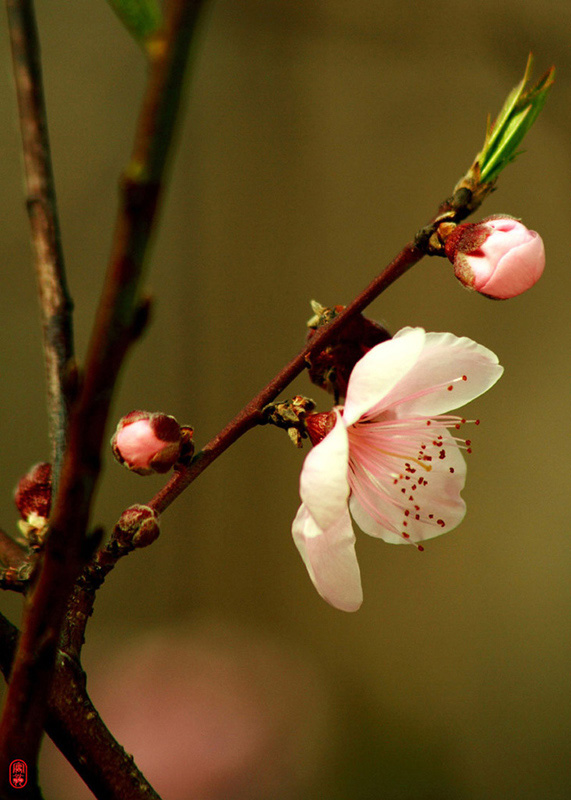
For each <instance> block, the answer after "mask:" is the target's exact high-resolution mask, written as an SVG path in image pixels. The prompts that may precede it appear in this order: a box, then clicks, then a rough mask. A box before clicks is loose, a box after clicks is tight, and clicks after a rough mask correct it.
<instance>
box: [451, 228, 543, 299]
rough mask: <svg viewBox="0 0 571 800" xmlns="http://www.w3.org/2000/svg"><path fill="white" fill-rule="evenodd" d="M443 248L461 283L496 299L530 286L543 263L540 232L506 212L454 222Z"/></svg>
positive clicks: (539, 272)
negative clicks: (455, 226)
mask: <svg viewBox="0 0 571 800" xmlns="http://www.w3.org/2000/svg"><path fill="white" fill-rule="evenodd" d="M445 249H446V255H447V256H448V258H449V259H450V261H452V263H453V264H454V273H455V275H456V277H457V278H458V280H459V281H461V282H462V283H463V284H464V286H467V287H468V288H470V289H475V290H476V291H477V292H480V293H481V294H484V295H486V296H487V297H492V298H495V299H497V300H505V299H507V298H508V297H515V296H516V295H518V294H521V293H522V292H525V291H526V290H527V289H530V288H531V287H532V286H533V285H534V283H536V282H537V281H538V280H539V278H540V277H541V274H542V273H543V269H544V267H545V249H544V247H543V240H542V238H541V236H540V235H539V234H538V233H536V232H535V231H530V230H528V229H527V228H526V227H525V225H522V224H521V222H519V221H518V220H517V219H514V218H513V217H508V216H493V217H488V218H487V219H485V220H483V221H482V222H475V223H466V224H464V225H458V227H457V228H455V230H454V231H453V232H452V233H451V234H450V236H448V238H447V239H446V243H445Z"/></svg>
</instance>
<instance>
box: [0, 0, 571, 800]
mask: <svg viewBox="0 0 571 800" xmlns="http://www.w3.org/2000/svg"><path fill="white" fill-rule="evenodd" d="M37 6H38V8H37V13H38V18H39V25H40V33H41V41H42V47H43V57H44V70H45V74H44V80H45V87H46V94H47V103H48V114H49V122H50V133H51V142H52V149H53V159H54V168H55V174H56V183H57V190H58V198H59V207H60V212H61V222H62V229H63V241H64V248H65V253H66V262H67V270H68V277H69V283H70V287H71V291H72V293H73V296H74V299H75V303H76V311H75V332H76V341H77V353H78V356H79V358H80V359H81V358H83V355H84V353H85V348H86V344H87V341H88V337H89V330H90V326H91V323H92V319H93V313H94V309H95V306H96V302H97V298H98V293H99V290H100V287H101V282H102V276H103V272H104V268H105V264H106V260H107V256H108V251H109V242H110V236H111V230H112V226H113V221H114V216H115V212H116V197H117V193H116V185H117V179H118V176H119V174H120V171H121V169H122V168H123V166H124V165H125V164H126V160H127V157H128V154H129V151H130V145H131V139H132V133H133V130H134V124H135V119H136V115H137V107H138V102H139V100H140V97H141V94H142V87H143V84H144V65H143V59H142V57H141V54H140V53H139V51H138V49H137V47H136V45H135V44H133V43H132V42H131V41H130V39H129V38H128V36H127V35H126V34H125V33H124V31H123V29H122V28H121V26H120V25H119V23H118V22H117V21H116V19H115V17H114V16H113V14H112V12H111V11H110V9H109V7H108V6H107V5H106V3H105V2H103V0H100V2H98V3H94V2H87V1H86V0H81V1H80V2H75V3H61V2H56V0H43V2H41V3H37ZM2 27H3V35H2V37H1V38H0V49H1V59H2V73H1V75H2V79H1V81H0V103H1V106H0V107H1V109H2V120H3V124H2V125H1V126H0V136H1V141H0V147H1V152H2V158H1V159H0V192H1V197H0V203H1V205H0V214H1V217H0V218H1V220H2V223H1V235H0V264H1V270H2V291H1V292H0V318H1V319H2V330H3V335H2V336H1V337H0V375H1V380H2V391H1V392H0V436H1V441H2V452H3V454H4V458H3V460H2V470H1V475H0V489H1V492H2V497H3V503H2V509H3V510H2V516H1V520H0V522H1V524H2V527H4V528H5V529H7V530H8V529H9V530H13V528H14V525H15V522H16V516H17V515H16V511H15V508H14V506H13V503H12V499H11V497H12V490H13V487H14V485H15V483H16V481H17V479H18V478H19V477H20V475H22V474H23V473H24V472H26V471H27V470H28V469H29V467H30V466H31V465H32V464H33V463H35V462H37V461H42V460H46V459H47V458H48V456H49V449H48V442H47V435H46V417H45V410H44V393H45V389H44V376H43V365H42V354H41V348H40V328H39V315H38V311H37V301H36V293H35V286H34V278H33V271H32V267H31V258H30V247H29V235H28V224H27V219H26V214H25V208H24V194H23V188H22V187H23V181H22V173H21V158H20V141H19V131H18V123H17V116H16V100H15V94H14V90H13V85H12V79H11V66H10V56H9V49H8V37H7V32H6V30H5V29H6V24H5V21H3V25H2ZM570 37H571V6H569V4H568V3H565V2H562V1H561V0H505V2H503V3H501V4H499V3H497V2H492V0H474V1H473V2H471V3H468V2H458V1H457V0H438V2H436V1H435V0H424V2H422V3H417V2H409V0H402V2H399V3H394V2H388V0H359V2H354V3H353V2H341V0H327V1H326V0H305V1H304V2H299V3H298V2H291V0H240V2H232V0H213V2H211V3H210V6H209V8H208V11H207V14H206V16H205V19H204V24H203V27H202V35H201V38H200V41H199V46H198V47H197V48H196V60H195V70H194V76H193V79H192V82H191V83H190V84H189V87H188V101H187V104H186V113H185V116H184V124H183V125H182V126H181V129H180V136H179V145H178V152H177V155H176V158H175V159H174V162H173V171H172V185H171V187H170V190H169V192H168V196H167V198H166V203H165V207H164V213H163V217H162V225H161V229H160V232H159V234H158V237H157V239H156V244H155V247H154V254H153V258H152V264H151V268H150V270H149V273H148V276H147V280H146V286H147V288H148V289H149V290H150V291H151V292H152V293H153V295H154V296H155V299H156V304H155V311H154V319H153V323H152V325H151V327H150V329H149V331H148V333H147V334H146V336H145V337H144V339H143V340H142V341H141V342H140V344H139V345H138V346H137V347H136V348H135V349H134V351H133V353H132V355H131V357H130V359H129V361H128V364H127V366H126V369H125V371H124V373H123V378H122V382H121V385H120V387H119V391H118V393H117V396H116V401H115V404H114V411H113V420H112V421H111V423H110V430H109V435H111V432H112V429H113V428H114V426H115V423H116V420H117V419H118V418H119V417H120V416H122V415H123V414H125V413H127V412H128V411H131V410H132V409H134V408H144V409H148V410H151V411H154V410H160V411H164V412H166V413H169V414H174V415H175V416H176V417H177V418H178V420H179V422H180V423H181V424H190V425H192V426H194V428H195V432H196V433H195V436H196V441H197V444H198V445H199V446H200V445H203V444H204V443H206V442H207V441H208V440H209V439H210V438H211V437H212V436H213V435H214V434H216V433H217V432H218V430H219V429H220V428H221V427H223V426H224V425H225V424H226V423H227V422H228V420H229V419H230V418H231V417H232V416H233V415H234V414H235V413H236V412H237V411H238V410H239V409H240V408H241V407H242V405H243V404H244V403H245V402H247V401H248V400H249V399H250V398H251V397H252V395H253V394H254V393H256V392H257V391H258V390H259V389H260V388H261V387H262V386H263V385H264V384H265V383H267V381H268V380H269V379H270V378H271V377H273V375H274V374H275V373H276V372H277V371H278V370H279V369H280V368H281V367H282V366H283V364H284V363H285V362H286V361H288V360H289V359H290V357H291V356H292V355H293V354H294V353H296V352H297V351H298V350H299V348H300V347H301V345H302V344H303V342H304V337H305V323H306V320H307V319H308V318H309V317H310V316H311V309H310V306H309V301H310V299H311V298H315V299H317V300H319V301H320V302H321V303H323V304H324V305H334V304H337V303H341V304H344V303H347V302H349V301H350V300H351V299H352V298H353V297H354V296H355V295H356V294H357V293H358V292H359V291H360V290H361V289H362V288H363V287H364V286H365V285H366V284H367V283H368V282H369V280H370V279H371V278H372V277H373V276H374V275H375V274H376V273H377V272H379V271H380V270H381V269H382V267H383V266H384V265H385V264H386V263H387V262H388V261H390V260H391V259H392V257H393V256H394V255H395V254H396V253H397V252H398V251H399V250H400V249H401V247H402V246H403V245H404V244H405V243H406V242H407V241H408V240H409V239H410V238H411V237H412V236H413V235H414V233H415V232H416V230H417V229H418V228H420V227H421V226H422V225H423V224H425V223H426V222H427V221H428V220H429V219H430V217H431V216H432V214H433V213H434V211H435V210H436V208H437V207H438V205H439V203H440V201H441V200H443V199H444V198H445V197H446V196H447V195H448V194H449V193H450V192H451V190H452V188H453V186H454V184H455V183H456V181H457V180H458V179H459V177H460V176H461V175H462V174H463V173H464V172H465V171H466V169H467V168H468V166H469V165H470V163H471V161H472V159H473V157H474V155H475V154H476V152H477V151H478V150H479V149H480V146H481V144H482V141H483V135H484V130H485V121H486V115H487V114H488V113H490V114H491V115H492V116H494V115H495V114H496V113H497V111H498V110H499V108H500V106H501V103H502V101H503V99H504V97H505V96H506V94H507V92H508V91H509V89H511V87H512V86H514V85H515V84H516V83H517V82H518V81H519V80H520V78H521V76H522V74H523V70H524V67H525V62H526V58H527V55H528V53H529V52H530V51H533V53H534V55H535V58H536V74H537V75H538V74H540V73H541V72H542V71H543V70H545V69H546V68H548V67H549V66H550V65H551V64H552V63H553V64H555V65H556V67H557V81H556V85H555V87H554V88H553V90H552V93H551V96H550V97H549V99H548V101H547V104H546V107H545V109H544V111H543V113H542V115H541V116H540V118H539V120H538V122H537V123H536V125H535V126H534V128H533V129H532V131H531V133H530V134H529V135H528V137H527V139H526V142H525V149H526V153H525V154H524V155H522V156H521V157H520V158H519V159H518V160H517V161H516V163H515V164H513V165H512V166H511V167H510V168H508V170H507V171H506V172H505V173H504V174H503V176H502V177H501V179H500V183H499V188H498V191H497V192H496V193H495V194H494V195H493V196H492V197H490V198H489V199H488V200H487V201H486V203H485V206H484V208H483V209H482V213H481V214H480V217H481V216H487V215H489V214H492V213H498V212H506V213H509V214H512V215H514V216H517V217H521V218H522V220H523V221H524V222H525V224H527V226H528V227H530V228H532V229H535V230H537V231H539V232H540V233H541V234H542V236H543V238H544V241H545V246H546V251H547V268H546V271H545V275H544V277H543V278H542V280H541V281H540V282H539V284H538V285H537V286H536V287H535V288H533V289H532V290H531V291H530V292H528V293H527V294H525V295H523V296H521V297H519V298H516V299H513V300H511V301H507V302H492V301H490V300H487V299H485V298H483V297H480V296H477V295H475V294H472V293H469V292H467V291H465V290H463V289H462V287H461V286H460V284H459V283H458V282H457V281H456V280H455V279H454V277H453V273H452V268H451V266H450V265H447V262H445V261H443V260H441V259H432V260H428V259H427V260H425V261H423V262H421V264H420V265H418V266H417V267H415V268H414V269H413V270H412V271H411V272H409V273H408V274H407V275H406V276H404V277H403V278H402V279H401V280H399V281H398V282H397V284H395V285H394V286H393V287H392V288H391V289H389V290H388V291H387V292H386V293H385V294H384V295H383V296H382V297H380V298H379V299H378V300H377V301H376V302H375V303H374V304H373V305H372V306H371V307H370V309H369V312H368V313H369V316H371V317H373V318H375V319H377V320H379V321H382V322H384V324H386V326H387V327H388V328H389V329H390V330H392V331H393V332H394V331H396V330H398V329H399V328H401V327H403V326H404V325H421V326H423V327H425V328H426V329H427V330H437V331H438V330H449V331H452V332H453V333H455V334H457V335H467V336H470V337H472V338H474V339H476V340H477V341H478V342H481V343H482V344H484V345H486V346H487V347H489V348H491V349H492V350H494V351H495V352H496V353H497V354H498V356H499V358H500V361H501V363H502V364H504V366H505V375H504V377H503V378H502V380H501V381H500V383H499V384H498V385H497V386H496V387H495V388H494V390H493V391H492V392H490V393H489V394H488V395H486V396H484V397H482V398H480V399H478V400H477V401H475V402H474V403H473V404H472V406H471V410H470V412H468V413H470V414H472V415H473V416H477V417H479V418H480V419H481V420H482V424H481V425H480V427H479V428H478V429H477V430H476V429H475V430H474V431H473V434H474V435H473V436H472V438H473V440H474V452H473V454H472V455H471V456H470V461H469V470H468V482H467V486H466V489H465V491H464V497H465V499H466V501H467V504H468V514H467V516H466V519H465V521H464V522H463V523H462V525H461V526H460V527H459V528H458V529H457V530H456V531H455V532H453V533H451V534H450V535H448V536H444V537H441V538H438V539H435V540H433V541H431V542H430V543H429V546H427V548H426V552H424V553H422V554H419V553H418V552H417V551H416V550H415V549H414V548H412V547H410V548H407V547H392V546H390V545H386V544H384V543H383V542H381V541H377V540H373V539H370V538H368V537H367V536H366V535H364V534H361V535H360V536H359V535H358V542H357V548H358V555H359V559H360V564H361V570H362V574H363V585H364V592H365V602H364V604H363V607H362V609H361V610H360V611H359V612H358V613H356V614H344V613H342V612H340V611H336V610H334V609H332V608H330V607H329V606H328V605H327V604H326V603H325V602H324V601H323V600H321V599H320V597H319V596H318V595H317V593H316V592H315V590H314V589H313V587H312V585H311V583H310V580H309V578H308V576H307V574H306V571H305V568H304V566H303V564H302V562H301V560H300V558H299V555H298V553H297V550H296V549H295V546H294V545H293V542H292V540H291V535H290V525H291V521H292V519H293V517H294V515H295V512H296V510H297V507H298V503H299V499H298V476H299V470H300V468H301V464H302V461H303V458H304V455H305V452H307V449H306V450H305V452H304V451H297V450H296V449H295V448H294V447H292V445H291V444H290V442H289V440H288V438H287V436H286V435H285V434H283V433H282V432H280V431H277V430H276V429H265V428H261V429H259V430H255V431H252V432H250V433H249V434H247V435H246V436H245V437H244V438H243V439H242V440H240V441H239V442H238V443H237V444H236V445H235V446H234V447H232V449H231V450H230V451H229V452H228V453H226V454H225V455H224V456H223V457H222V458H221V459H220V460H219V461H217V462H216V463H214V464H213V465H212V466H211V467H210V468H209V469H208V470H207V471H206V472H205V473H204V475H202V476H201V477H200V479H199V480H198V481H197V482H196V483H195V484H194V485H193V486H192V487H191V488H190V489H189V490H188V491H187V492H186V493H185V494H184V495H183V496H182V497H181V498H180V499H179V500H178V501H177V502H176V503H175V504H174V505H173V506H172V508H171V509H169V510H168V511H167V512H166V513H165V515H164V518H163V522H162V534H161V537H160V539H159V540H158V541H157V542H156V543H155V544H153V545H152V546H151V547H150V548H148V549H146V550H143V551H141V552H135V553H133V554H132V555H131V556H130V557H129V558H127V559H124V560H123V562H121V563H120V564H119V565H118V567H117V568H116V569H115V570H114V571H113V572H112V573H111V575H110V576H109V577H108V579H107V581H106V583H105V585H104V586H103V588H102V590H101V591H100V593H99V596H98V599H97V602H96V606H95V613H94V616H93V618H92V620H91V622H90V624H89V626H88V630H87V644H86V646H85V650H84V663H85V667H86V669H87V671H88V676H89V677H88V690H89V691H90V694H91V696H92V699H93V700H94V702H95V704H96V705H97V706H98V707H99V708H100V710H101V713H102V715H103V717H104V719H105V720H106V721H107V722H108V724H109V726H110V728H111V729H112V730H113V731H114V733H115V734H116V736H117V738H118V739H119V740H120V741H121V742H122V743H123V744H124V746H125V747H126V749H127V750H128V751H129V752H132V753H133V754H134V756H135V759H136V760H137V761H138V762H139V763H140V765H141V767H142V768H143V770H144V771H145V773H146V774H147V776H148V777H149V779H150V780H151V782H153V783H154V785H155V787H156V789H157V791H159V793H163V796H164V798H165V800H169V798H170V799H171V800H179V798H180V799H181V800H184V798H188V800H191V798H192V800H196V798H199V799H200V800H234V799H235V798H240V799H243V800H258V798H260V800H261V798H278V799H279V798H283V799H284V800H317V798H327V799H328V800H349V798H350V799H351V800H355V798H357V799H358V800H360V799H361V798H362V799H363V800H365V799H369V798H382V800H488V799H489V798H491V799H493V800H514V799H515V798H517V800H564V798H569V797H571V759H570V756H571V683H570V680H569V675H570V673H571V637H570V635H569V632H570V627H571V591H570V583H571V581H570V578H571V540H570V524H569V520H570V514H569V508H570V504H569V485H568V483H569V482H568V480H567V477H568V473H567V471H566V470H568V468H569V467H568V462H569V451H568V446H569V395H570V380H569V378H570V369H569V352H570V345H571V331H570V325H569V296H570V290H571V279H570V276H569V266H568V265H569V254H568V251H569V245H568V242H567V237H568V235H569V230H570V220H571V192H570V188H571V185H570V176H571V169H570V168H571V164H570V152H571V150H570V142H571V71H570V70H571V49H570ZM296 393H302V394H307V395H309V396H312V397H313V398H314V399H315V400H316V401H317V402H318V405H319V408H320V409H321V410H326V409H328V408H329V406H330V399H329V397H328V396H327V395H325V394H324V393H321V392H320V391H319V390H318V389H316V388H315V387H313V386H311V384H310V383H309V381H308V380H307V379H306V378H305V376H302V377H301V378H299V379H298V380H297V381H296V382H295V383H294V384H293V385H292V386H291V387H290V389H289V392H288V393H287V396H292V395H293V394H296ZM468 435H469V434H468ZM162 480H163V479H161V478H156V479H155V478H140V477H138V476H136V475H133V474H130V473H128V472H127V471H126V470H124V469H123V468H121V467H120V466H119V465H118V464H116V463H115V462H114V461H113V459H112V457H111V456H110V453H107V455H106V462H105V472H104V475H103V478H102V481H101V484H100V489H99V493H98V497H97V503H96V507H95V509H94V514H93V523H94V524H95V523H97V524H103V525H105V526H106V528H107V530H109V529H110V527H111V526H112V525H113V523H114V522H115V520H116V519H117V518H118V516H119V514H120V513H121V511H122V509H123V508H125V507H126V506H128V505H130V504H132V503H135V502H145V501H146V500H148V499H150V497H151V496H152V495H153V494H154V493H155V491H156V490H157V489H158V488H159V487H160V486H161V485H162ZM0 610H1V611H2V613H4V614H5V615H6V616H8V617H9V618H10V619H11V620H12V621H14V622H15V623H19V620H20V612H21V604H20V600H19V598H18V597H17V596H14V595H11V594H8V593H4V595H3V596H2V597H0ZM2 691H3V687H2ZM52 750H53V748H52V747H51V743H50V742H46V744H45V745H44V752H43V767H42V785H43V788H44V791H45V794H46V797H50V798H62V799H63V798H71V797H73V798H81V797H88V796H90V794H89V792H85V791H84V790H82V789H81V788H80V787H78V786H76V784H75V783H73V776H72V775H71V774H70V772H69V771H66V765H65V763H63V764H62V763H61V760H58V756H57V754H56V755H54V754H53V752H52Z"/></svg>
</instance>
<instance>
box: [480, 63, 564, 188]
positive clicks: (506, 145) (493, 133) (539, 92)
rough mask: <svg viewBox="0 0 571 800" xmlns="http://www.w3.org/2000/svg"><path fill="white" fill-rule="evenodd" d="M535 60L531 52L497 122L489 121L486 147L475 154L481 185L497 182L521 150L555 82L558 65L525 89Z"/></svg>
mask: <svg viewBox="0 0 571 800" xmlns="http://www.w3.org/2000/svg"><path fill="white" fill-rule="evenodd" d="M532 63H533V58H532V56H531V54H530V55H529V58H528V60H527V65H526V68H525V73H524V76H523V78H522V80H521V81H520V82H519V83H518V85H517V86H515V87H514V88H513V89H512V91H511V92H510V93H509V95H508V96H507V98H506V101H505V103H504V105H503V107H502V110H501V111H500V113H499V114H498V116H497V117H496V120H495V121H494V124H493V125H492V126H490V124H489V121H488V125H487V130H486V139H485V141H484V146H483V148H482V150H481V151H480V153H478V155H477V156H476V163H477V165H478V167H479V182H480V183H481V184H487V183H492V182H493V181H495V180H496V178H497V177H498V175H499V174H500V172H501V171H502V170H503V169H504V167H506V166H507V165H508V164H509V163H510V162H511V161H513V160H514V158H516V156H518V155H519V154H520V153H521V152H522V151H521V150H518V148H519V146H520V144H521V142H522V141H523V138H524V136H525V135H526V133H527V132H528V130H529V129H530V128H531V126H532V125H533V123H534V122H535V120H536V119H537V116H538V114H539V112H540V111H541V109H542V108H543V106H544V104H545V101H546V99H547V93H548V91H549V89H550V88H551V86H552V85H553V82H554V74H555V67H551V68H550V69H548V70H547V72H545V73H544V74H543V75H542V76H541V78H540V79H539V80H538V81H537V82H536V83H535V84H534V85H533V86H529V87H527V88H526V84H527V82H528V81H529V78H530V76H531V68H532Z"/></svg>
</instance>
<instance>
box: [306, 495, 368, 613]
mask: <svg viewBox="0 0 571 800" xmlns="http://www.w3.org/2000/svg"><path fill="white" fill-rule="evenodd" d="M292 534H293V539H294V542H295V544H296V546H297V549H298V550H299V552H300V554H301V557H302V559H303V561H304V563H305V566H306V567H307V571H308V573H309V577H310V578H311V580H312V581H313V584H314V586H315V588H316V589H317V591H318V592H319V594H320V595H321V597H323V599H324V600H327V602H328V603H330V604H331V605H332V606H334V607H335V608H339V609H340V610H341V611H357V609H358V608H359V607H360V605H361V603H362V602H363V590H362V588H361V574H360V571H359V564H358V562H357V556H356V554H355V535H354V533H353V526H352V525H351V518H350V516H349V512H348V510H347V508H345V512H344V514H343V515H342V516H341V517H339V519H338V520H337V521H336V523H334V524H333V525H331V526H330V527H328V528H326V529H322V528H320V527H319V526H318V525H317V524H316V523H315V520H314V519H313V517H312V516H311V514H310V513H309V510H308V509H307V507H306V506H305V505H304V504H302V505H301V506H300V507H299V511H298V512H297V515H296V517H295V519H294V521H293V525H292Z"/></svg>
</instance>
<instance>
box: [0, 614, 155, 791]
mask: <svg viewBox="0 0 571 800" xmlns="http://www.w3.org/2000/svg"><path fill="white" fill-rule="evenodd" d="M18 633H19V632H18V629H17V628H16V627H15V626H14V625H12V624H11V623H10V622H9V621H8V620H7V619H6V618H5V617H4V616H2V614H0V671H1V672H2V673H3V674H4V676H5V677H6V678H7V677H8V675H9V674H10V668H11V665H12V661H13V659H14V654H15V651H16V643H17V639H18ZM46 731H47V733H48V735H49V736H50V738H51V739H52V740H53V742H54V744H55V745H56V746H57V747H58V748H59V749H60V750H61V752H62V753H63V755H64V756H65V757H66V758H67V760H68V761H69V762H70V764H71V765H72V766H73V767H74V768H75V770H76V771H77V773H78V774H79V775H80V776H81V777H82V778H83V780H84V781H85V783H86V784H87V786H89V788H90V789H91V791H92V792H93V793H94V794H95V796H96V797H105V798H110V797H117V798H119V797H120V798H121V800H160V798H159V796H158V795H157V793H156V792H155V791H154V789H153V788H152V786H151V785H150V784H149V783H148V782H147V781H146V780H145V778H144V776H143V775H142V774H141V772H139V770H138V769H137V767H136V765H135V763H134V762H133V758H132V756H130V755H128V754H127V753H125V751H124V750H123V748H122V747H121V745H120V744H118V743H117V742H116V741H115V739H114V738H113V736H112V735H111V733H110V732H109V730H108V729H107V727H106V726H105V724H104V722H103V721H102V719H101V717H100V716H99V714H98V713H97V711H96V709H95V708H94V706H93V704H92V702H91V700H90V699H89V696H88V694H87V692H86V689H85V673H84V672H83V670H82V669H81V667H80V666H79V663H78V662H76V661H75V660H74V659H72V658H69V657H67V656H65V655H64V654H63V653H61V652H60V653H59V656H58V659H57V663H56V670H55V675H54V680H53V683H52V688H51V693H50V698H49V705H48V716H47V721H46ZM94 753H97V755H98V756H99V757H98V758H95V759H94V757H93V754H94ZM15 794H17V796H18V797H22V796H23V795H22V790H18V792H16V793H15Z"/></svg>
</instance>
